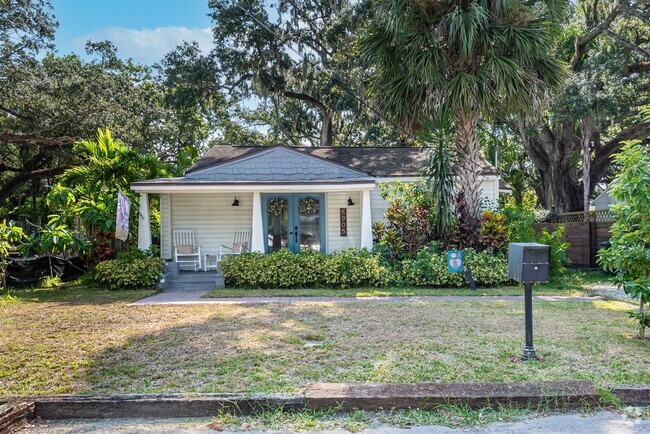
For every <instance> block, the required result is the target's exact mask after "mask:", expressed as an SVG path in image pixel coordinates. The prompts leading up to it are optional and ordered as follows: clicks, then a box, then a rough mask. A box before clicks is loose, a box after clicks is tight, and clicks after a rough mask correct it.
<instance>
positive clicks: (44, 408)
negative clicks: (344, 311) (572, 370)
mask: <svg viewBox="0 0 650 434" xmlns="http://www.w3.org/2000/svg"><path fill="white" fill-rule="evenodd" d="M610 390H611V391H612V393H613V394H614V395H615V396H617V397H618V398H619V399H620V400H621V402H622V403H623V404H625V405H650V385H639V386H623V387H612V388H610ZM599 403H600V395H599V393H598V391H597V390H596V389H595V387H594V385H593V384H592V382H591V381H589V380H572V381H548V382H520V383H412V384H387V383H383V384H368V383H364V384H345V383H311V384H309V385H308V386H307V388H306V389H305V393H304V395H300V396H287V395H283V394H254V395H245V394H236V393H233V394H214V393H197V394H181V393H171V394H131V395H50V396H31V397H30V396H15V397H11V398H6V397H5V398H2V397H0V433H1V434H5V433H10V432H15V431H16V430H17V429H19V428H20V427H22V426H23V425H24V424H25V423H26V421H27V420H29V419H33V418H35V417H39V418H42V419H89V418H91V419H95V418H97V419H110V418H120V419H121V418H142V419H147V418H149V419H166V418H186V417H211V416H215V415H217V414H219V413H220V412H227V413H232V414H237V415H246V414H251V413H255V412H258V411H262V410H269V409H278V408H281V409H283V410H285V411H299V410H302V409H305V408H310V409H330V408H337V409H340V410H341V411H348V410H351V409H354V408H359V409H364V410H382V409H383V410H389V409H407V408H422V409H427V408H433V407H435V406H438V405H445V404H453V405H466V406H468V407H473V408H478V407H497V406H500V405H509V406H517V407H529V406H545V407H546V408H554V409H555V408H562V409H565V408H575V407H585V406H596V405H598V404H599ZM11 427H13V428H11ZM9 428H11V429H13V431H12V430H9Z"/></svg>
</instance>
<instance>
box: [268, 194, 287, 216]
mask: <svg viewBox="0 0 650 434" xmlns="http://www.w3.org/2000/svg"><path fill="white" fill-rule="evenodd" d="M268 209H269V214H271V215H272V216H275V217H281V216H283V215H286V214H287V200H286V199H281V198H279V197H278V198H275V199H271V200H269V206H268Z"/></svg>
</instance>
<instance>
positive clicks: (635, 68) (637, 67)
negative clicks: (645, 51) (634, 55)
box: [623, 62, 650, 75]
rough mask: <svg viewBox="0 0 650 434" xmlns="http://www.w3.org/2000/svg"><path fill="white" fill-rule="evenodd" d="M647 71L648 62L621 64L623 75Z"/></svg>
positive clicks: (649, 67)
mask: <svg viewBox="0 0 650 434" xmlns="http://www.w3.org/2000/svg"><path fill="white" fill-rule="evenodd" d="M648 71H650V62H639V63H632V64H630V65H625V66H623V75H632V74H638V73H640V72H648Z"/></svg>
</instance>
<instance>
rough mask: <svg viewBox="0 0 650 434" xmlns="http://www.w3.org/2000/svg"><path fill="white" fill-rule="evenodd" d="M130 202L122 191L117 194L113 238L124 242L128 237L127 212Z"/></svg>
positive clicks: (129, 208)
mask: <svg viewBox="0 0 650 434" xmlns="http://www.w3.org/2000/svg"><path fill="white" fill-rule="evenodd" d="M130 210H131V201H130V200H129V198H128V197H126V195H125V194H124V193H122V190H119V191H118V192H117V217H116V219H115V238H117V239H118V240H121V241H126V239H127V238H128V236H129V212H130Z"/></svg>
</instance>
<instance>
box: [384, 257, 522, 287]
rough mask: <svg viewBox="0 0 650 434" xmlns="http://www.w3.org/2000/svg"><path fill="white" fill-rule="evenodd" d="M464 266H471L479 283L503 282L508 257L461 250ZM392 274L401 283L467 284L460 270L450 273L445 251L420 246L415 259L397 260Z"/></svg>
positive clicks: (506, 278) (505, 278) (456, 285)
mask: <svg viewBox="0 0 650 434" xmlns="http://www.w3.org/2000/svg"><path fill="white" fill-rule="evenodd" d="M463 255H464V260H465V266H466V267H467V266H469V267H471V269H472V277H473V278H474V280H475V281H476V284H477V285H480V286H496V285H503V284H506V283H508V282H509V281H510V279H509V278H508V260H507V259H506V258H505V257H503V256H500V255H494V254H490V253H487V252H475V251H474V250H472V249H465V250H464V251H463ZM396 274H401V276H396V277H397V278H398V279H400V280H401V282H402V283H403V284H406V285H413V286H439V287H466V286H468V285H469V282H468V281H467V278H466V277H465V273H464V272H459V273H450V272H449V271H448V269H447V254H446V253H445V252H436V251H433V250H431V249H428V248H424V249H422V250H420V251H419V252H418V254H417V255H416V257H415V259H404V260H403V261H401V273H400V272H399V270H398V271H397V272H396Z"/></svg>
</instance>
